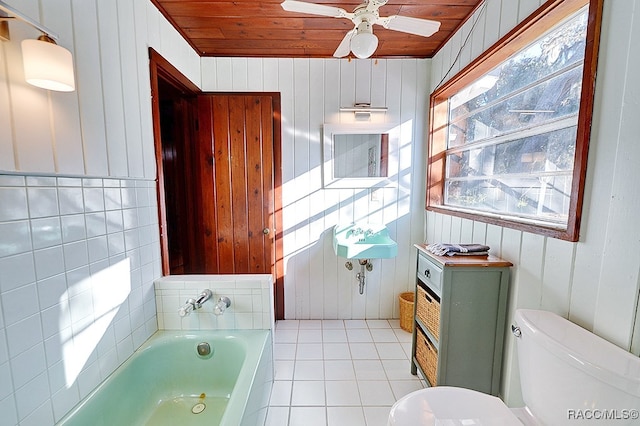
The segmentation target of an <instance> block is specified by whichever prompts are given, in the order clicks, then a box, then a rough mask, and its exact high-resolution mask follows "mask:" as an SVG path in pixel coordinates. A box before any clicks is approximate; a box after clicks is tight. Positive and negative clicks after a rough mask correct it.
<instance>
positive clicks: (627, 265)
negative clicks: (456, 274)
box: [426, 0, 640, 405]
mask: <svg viewBox="0 0 640 426" xmlns="http://www.w3.org/2000/svg"><path fill="white" fill-rule="evenodd" d="M542 3H543V1H538V0H519V1H514V0H487V4H486V11H484V13H481V11H478V12H477V13H476V15H475V18H474V19H471V20H469V21H468V22H467V24H466V25H465V27H464V28H463V29H462V30H461V31H460V32H458V33H457V34H456V35H455V36H454V37H453V38H452V39H451V40H450V41H449V43H447V45H446V46H445V48H443V49H442V50H441V51H440V52H439V53H438V54H437V55H436V56H435V57H434V58H433V68H432V76H431V84H430V89H431V91H432V90H433V89H434V88H435V87H436V86H437V84H438V83H439V82H440V81H441V80H442V79H445V80H446V79H448V78H450V77H451V76H452V75H454V74H455V73H456V72H457V71H459V70H460V69H461V68H462V67H464V66H465V65H467V64H468V63H469V62H470V61H471V60H472V59H473V58H475V57H476V56H478V55H479V54H481V53H482V51H483V50H484V49H486V48H488V47H489V46H491V45H492V44H493V43H494V42H495V41H497V40H498V39H499V37H501V36H503V35H504V34H506V33H507V32H508V31H509V30H511V29H512V28H513V27H514V26H515V25H516V24H517V23H518V22H519V21H521V20H522V19H523V18H525V17H527V16H528V15H529V14H530V13H531V12H532V11H533V10H535V9H536V8H537V7H538V6H539V5H540V4H542ZM476 18H477V19H476ZM476 20H477V25H476V28H475V29H474V30H473V33H472V35H471V37H470V38H469V42H468V43H467V44H466V45H463V42H464V40H465V39H466V38H467V35H468V34H469V31H470V29H471V27H472V26H473V24H474V22H475V21H476ZM638 43H640V1H638V0H629V1H623V2H621V1H605V9H604V18H603V25H602V37H601V48H600V59H599V65H598V76H597V82H596V99H595V109H594V115H593V128H592V134H591V144H590V151H589V164H588V168H587V186H586V191H585V200H584V208H583V217H582V227H581V232H580V241H579V242H577V243H569V242H565V241H560V240H557V239H553V238H546V237H542V236H539V235H534V234H530V233H526V232H520V231H514V230H512V229H507V228H501V227H497V226H493V225H486V224H483V223H480V222H474V221H470V220H465V219H459V218H455V217H451V216H446V215H440V214H435V213H427V215H426V220H427V233H426V240H427V241H429V242H436V241H445V240H446V241H451V242H472V241H473V242H481V243H487V244H488V245H490V246H491V248H492V251H493V252H494V253H496V254H497V255H499V256H502V257H503V258H505V259H507V260H510V261H512V262H513V263H514V265H515V266H514V267H513V269H512V274H513V276H512V279H511V294H510V301H509V321H511V320H512V318H513V312H514V310H515V309H516V308H541V309H545V310H550V311H554V312H557V313H558V314H560V315H562V316H564V317H568V318H569V319H571V320H572V321H574V322H576V323H578V324H580V325H582V326H584V327H585V328H587V329H589V330H592V331H594V332H595V333H596V334H598V335H601V336H603V337H604V338H606V339H608V340H610V341H611V342H613V343H615V344H617V345H619V346H621V347H623V348H625V349H627V350H631V349H632V350H633V352H634V353H636V354H640V327H636V324H638V325H640V318H639V317H640V316H639V315H638V294H639V275H640V239H639V238H638V235H640V221H638V216H637V214H636V213H637V211H638V209H639V208H640V192H639V191H637V190H634V187H633V185H634V184H633V182H636V179H640V168H638V167H637V164H638V158H640V146H639V145H638V143H637V126H636V125H634V123H633V120H634V117H635V119H636V120H637V117H638V115H639V114H640V106H639V104H638V99H639V96H640V80H639V79H638V78H637V74H638V71H639V70H640V51H639V50H638V49H637V48H636V46H637V45H638ZM461 46H462V50H461V52H462V53H461V55H460V58H459V60H458V61H457V62H455V63H454V59H455V57H456V54H457V53H458V52H459V51H460V49H461ZM632 46H633V48H632ZM452 64H453V68H452V71H451V72H450V73H449V74H448V75H447V77H446V78H445V74H446V72H447V70H448V69H449V68H450V67H451V66H452ZM507 336H508V344H507V357H506V371H505V373H506V376H505V378H504V381H503V384H504V386H503V392H504V396H505V397H506V400H507V402H508V403H509V404H511V405H518V404H520V403H521V395H520V391H519V376H518V372H517V360H516V359H515V358H516V357H515V346H514V341H513V340H514V339H513V338H512V336H511V335H510V333H508V334H507Z"/></svg>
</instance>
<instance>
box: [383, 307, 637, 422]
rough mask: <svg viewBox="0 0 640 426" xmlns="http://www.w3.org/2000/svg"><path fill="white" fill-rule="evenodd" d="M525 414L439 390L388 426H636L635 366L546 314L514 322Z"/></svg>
mask: <svg viewBox="0 0 640 426" xmlns="http://www.w3.org/2000/svg"><path fill="white" fill-rule="evenodd" d="M515 322H516V326H514V327H513V330H514V334H515V335H516V336H517V347H518V363H519V369H520V380H521V386H522V397H523V400H524V402H525V404H526V406H525V407H523V408H517V409H510V408H508V407H507V406H506V405H505V404H504V403H503V402H502V401H501V400H500V399H499V398H496V397H494V396H490V395H487V394H484V393H481V392H477V391H473V390H469V389H462V388H455V387H446V386H439V387H433V388H427V389H422V390H419V391H415V392H413V393H410V394H409V395H407V396H405V397H404V398H401V399H400V400H398V401H397V402H396V403H395V405H394V406H393V407H392V408H391V412H390V413H389V421H388V425H389V426H418V425H419V426H423V425H424V426H426V425H438V426H471V425H474V426H477V425H485V426H502V425H505V426H506V425H516V426H518V425H523V424H524V425H547V426H559V425H581V424H583V425H597V424H615V425H640V418H639V415H640V414H639V412H640V358H638V357H636V356H635V355H633V354H631V353H629V352H627V351H625V350H623V349H621V348H619V347H617V346H615V345H613V344H612V343H609V342H607V341H606V340H604V339H602V338H600V337H598V336H596V335H595V334H593V333H590V332H588V331H587V330H585V329H583V328H581V327H579V326H578V325H576V324H574V323H572V322H570V321H568V320H566V319H564V318H562V317H560V316H558V315H556V314H554V313H551V312H547V311H537V310H528V309H520V310H517V311H516V315H515Z"/></svg>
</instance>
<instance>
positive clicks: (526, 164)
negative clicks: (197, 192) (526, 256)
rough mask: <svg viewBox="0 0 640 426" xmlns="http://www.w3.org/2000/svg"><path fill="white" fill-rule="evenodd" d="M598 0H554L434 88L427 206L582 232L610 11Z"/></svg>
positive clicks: (574, 234) (571, 235)
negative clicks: (603, 29)
mask: <svg viewBox="0 0 640 426" xmlns="http://www.w3.org/2000/svg"><path fill="white" fill-rule="evenodd" d="M592 3H598V4H597V5H593V7H591V8H590V7H589V2H588V1H586V0H581V1H580V0H575V1H574V0H569V1H564V2H562V1H550V2H547V3H546V4H545V5H544V6H543V7H542V8H541V9H539V10H538V11H537V12H535V13H534V14H533V15H532V16H531V17H529V18H528V19H527V20H526V21H525V22H523V23H522V24H521V25H520V26H519V27H518V28H516V29H515V30H514V31H512V32H511V33H510V34H508V35H507V36H505V38H503V39H502V40H501V41H499V42H498V43H497V44H496V45H495V46H493V47H492V48H491V49H489V50H488V51H487V52H486V53H485V54H484V55H483V56H482V57H481V58H479V59H478V60H477V61H476V62H474V63H473V64H471V65H470V66H469V67H467V68H466V69H464V70H463V71H461V72H460V73H459V74H458V75H457V76H455V77H454V78H452V80H451V81H449V82H448V83H446V84H445V85H444V86H443V87H442V88H440V89H438V90H437V91H436V92H434V93H433V94H432V96H431V132H430V153H429V168H428V197H427V209H430V210H435V211H439V212H442V213H447V214H454V215H459V216H463V217H469V218H472V219H474V220H480V221H485V222H490V223H496V224H499V225H502V226H510V227H514V228H518V229H523V230H527V231H530V232H536V233H541V234H545V235H550V236H553V237H557V238H562V239H566V240H571V241H577V239H578V236H579V221H580V211H581V205H582V195H583V186H584V174H585V169H586V153H587V148H588V143H589V128H590V124H591V111H592V105H593V82H594V81H595V71H594V70H595V62H596V58H597V37H596V36H595V34H597V33H598V28H599V15H600V11H601V1H598V2H592ZM596 15H597V16H598V19H590V16H596Z"/></svg>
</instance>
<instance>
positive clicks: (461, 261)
mask: <svg viewBox="0 0 640 426" xmlns="http://www.w3.org/2000/svg"><path fill="white" fill-rule="evenodd" d="M414 247H415V248H417V249H418V250H419V251H421V252H422V253H424V254H425V255H426V256H428V257H429V258H430V259H432V260H433V261H434V262H437V263H439V264H440V265H442V266H448V267H465V266H466V267H494V268H496V267H509V266H513V263H511V262H509V261H507V260H504V259H500V258H499V257H496V256H494V255H492V254H489V255H484V256H469V255H464V256H438V255H436V254H433V253H431V252H430V251H428V250H427V244H414Z"/></svg>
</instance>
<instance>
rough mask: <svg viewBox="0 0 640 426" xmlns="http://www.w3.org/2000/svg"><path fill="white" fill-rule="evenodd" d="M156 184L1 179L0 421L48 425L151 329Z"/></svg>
mask: <svg viewBox="0 0 640 426" xmlns="http://www.w3.org/2000/svg"><path fill="white" fill-rule="evenodd" d="M158 235H159V233H158V220H157V206H156V197H155V183H154V182H153V181H151V180H130V179H102V178H87V177H84V178H80V177H77V178H76V177H56V176H25V175H18V174H0V419H2V421H1V422H2V424H7V425H14V424H20V425H30V424H34V425H35V424H37V425H48V424H53V423H54V422H55V421H58V420H60V418H61V417H62V416H64V414H66V413H67V412H68V411H69V410H70V409H71V408H72V407H73V406H74V405H75V404H76V403H78V401H80V400H81V399H82V398H83V397H85V396H86V395H87V394H88V393H89V392H90V391H91V390H93V388H94V387H95V386H96V385H98V384H99V383H100V382H101V381H102V380H104V379H105V378H106V377H107V376H108V375H109V374H111V373H112V372H113V371H114V370H115V369H116V368H117V367H118V365H120V364H121V363H122V362H123V361H124V360H125V359H127V358H128V357H129V356H130V355H131V354H132V353H133V351H134V350H135V348H137V347H138V346H140V344H142V342H144V341H145V340H146V339H147V338H148V337H149V336H150V335H151V334H152V333H153V332H155V331H156V329H157V321H156V306H155V296H154V292H153V280H154V278H157V277H159V276H160V252H159V242H158V238H159V237H158Z"/></svg>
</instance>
